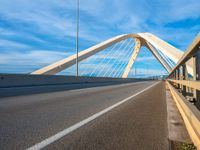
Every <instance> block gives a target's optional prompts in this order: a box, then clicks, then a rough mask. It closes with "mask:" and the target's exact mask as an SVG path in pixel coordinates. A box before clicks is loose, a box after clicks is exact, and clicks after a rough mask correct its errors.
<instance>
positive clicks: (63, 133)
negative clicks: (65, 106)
mask: <svg viewBox="0 0 200 150" xmlns="http://www.w3.org/2000/svg"><path fill="white" fill-rule="evenodd" d="M158 83H159V82H156V83H154V84H153V85H150V86H148V87H147V88H145V89H143V90H142V91H140V92H138V93H136V94H133V95H131V96H130V97H127V98H125V99H123V100H121V101H120V102H118V103H116V104H114V105H112V106H110V107H108V108H106V109H104V110H102V111H100V112H98V113H96V114H94V115H92V116H90V117H88V118H86V119H84V120H82V121H80V122H78V123H76V124H74V125H72V126H70V127H69V128H66V129H64V130H63V131H60V132H58V133H57V134H55V135H53V136H51V137H49V138H47V139H45V140H43V141H41V142H40V143H37V144H35V145H33V146H31V147H29V148H27V150H39V149H42V148H44V147H46V146H48V145H49V144H51V143H53V142H55V141H57V140H59V139H60V138H62V137H64V136H66V135H67V134H69V133H70V132H72V131H74V130H76V129H78V128H80V127H81V126H83V125H85V124H87V123H89V122H90V121H92V120H94V119H96V118H98V117H100V116H101V115H103V114H105V113H107V112H109V111H110V110H112V109H113V108H115V107H117V106H119V105H121V104H123V103H125V102H127V101H129V100H130V99H132V98H133V97H135V96H137V95H139V94H141V93H142V92H144V91H146V90H148V89H150V88H151V87H153V86H155V85H156V84H158Z"/></svg>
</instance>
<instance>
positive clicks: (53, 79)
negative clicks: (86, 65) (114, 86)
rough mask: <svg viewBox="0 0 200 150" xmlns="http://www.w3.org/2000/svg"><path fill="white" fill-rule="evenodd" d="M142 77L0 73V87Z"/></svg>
mask: <svg viewBox="0 0 200 150" xmlns="http://www.w3.org/2000/svg"><path fill="white" fill-rule="evenodd" d="M141 80H144V79H131V78H127V79H124V78H103V77H78V78H77V77H75V76H61V75H29V74H0V88H8V87H27V86H44V85H64V84H81V83H104V82H118V83H126V82H136V81H141Z"/></svg>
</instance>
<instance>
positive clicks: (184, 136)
mask: <svg viewBox="0 0 200 150" xmlns="http://www.w3.org/2000/svg"><path fill="white" fill-rule="evenodd" d="M143 46H144V47H146V48H147V49H148V50H149V51H150V52H151V53H152V54H153V56H154V57H155V58H156V59H157V60H158V61H159V62H160V63H161V65H162V66H163V67H164V68H165V69H166V71H167V72H168V74H167V76H168V77H167V78H166V79H165V80H162V81H161V80H156V79H154V80H150V79H135V78H129V74H130V72H131V69H132V68H133V66H134V63H135V61H136V60H137V56H138V54H139V53H140V50H141V47H143ZM144 61H145V60H144ZM77 62H78V73H79V76H58V75H56V74H58V73H60V72H62V71H63V70H68V69H69V70H70V69H71V68H72V67H74V66H75V65H76V63H77ZM91 66H92V67H91ZM0 80H1V82H0V90H1V91H0V96H1V100H0V113H1V117H0V122H1V123H0V129H1V130H0V135H1V136H0V145H1V146H0V149H43V148H44V149H168V148H172V147H173V145H180V144H181V143H182V142H183V143H184V142H189V143H193V144H194V145H195V146H196V147H197V148H198V149H200V111H199V110H200V82H199V81H198V80H200V34H199V35H198V36H197V37H196V38H195V40H194V41H193V43H192V44H191V45H190V46H189V47H188V49H187V50H186V51H185V52H182V51H181V50H179V49H177V48H175V47H174V46H172V45H171V44H169V43H167V42H165V41H163V40H162V39H160V38H158V37H156V36H155V35H153V34H151V33H137V34H124V35H119V36H116V37H113V38H111V39H108V40H106V41H104V42H102V43H99V44H97V45H95V46H92V47H90V48H88V49H86V50H83V51H80V52H79V53H78V57H77V54H75V55H72V56H70V57H67V58H65V59H63V60H60V61H58V62H55V63H53V64H50V65H48V66H46V67H43V68H41V69H38V70H35V71H33V72H32V73H31V74H21V75H19V74H18V75H17V74H2V75H1V78H0Z"/></svg>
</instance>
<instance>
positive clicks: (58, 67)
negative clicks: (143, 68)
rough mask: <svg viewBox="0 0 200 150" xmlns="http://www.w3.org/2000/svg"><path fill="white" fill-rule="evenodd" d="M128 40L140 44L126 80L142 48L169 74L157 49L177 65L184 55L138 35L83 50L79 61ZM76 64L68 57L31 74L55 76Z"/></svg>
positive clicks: (73, 57) (134, 54)
mask: <svg viewBox="0 0 200 150" xmlns="http://www.w3.org/2000/svg"><path fill="white" fill-rule="evenodd" d="M128 38H134V39H136V41H138V42H136V45H135V49H134V51H133V54H132V56H131V59H130V60H129V63H128V65H127V67H126V68H125V71H124V74H123V77H124V78H126V77H127V76H128V73H129V72H130V69H131V67H132V65H133V63H134V61H135V59H136V57H137V54H138V53H139V50H140V47H141V46H146V47H147V48H148V49H149V50H150V51H151V52H152V53H153V55H154V56H155V57H156V58H157V59H158V61H159V62H160V63H161V64H162V65H163V67H164V68H165V69H166V70H167V71H168V72H170V71H171V69H172V68H170V66H169V65H168V64H167V62H166V61H165V60H164V58H162V56H161V55H160V54H159V53H158V52H157V51H156V49H155V48H157V49H159V50H160V51H161V52H162V53H163V54H164V55H166V56H167V57H169V58H170V59H171V60H173V61H174V62H175V63H177V62H178V60H179V59H180V58H181V56H182V55H183V52H182V51H180V50H179V49H177V48H175V47H173V46H172V45H170V44H169V43H167V42H165V41H163V40H161V39H160V38H158V37H156V36H155V35H153V34H150V33H137V34H124V35H119V36H116V37H113V38H111V39H108V40H106V41H104V42H102V43H99V44H97V45H95V46H92V47H90V48H88V49H86V50H83V51H81V52H79V54H78V55H79V61H82V60H84V59H86V58H88V57H90V56H92V55H94V54H96V53H98V52H100V51H102V50H104V49H106V48H107V47H109V46H111V45H113V44H115V43H117V42H120V41H122V40H125V39H128ZM136 51H137V52H136ZM75 63H76V54H74V55H72V56H70V57H67V58H65V59H62V60H60V61H57V62H55V63H53V64H50V65H48V66H46V67H44V68H41V69H39V70H36V71H34V72H32V73H31V74H48V75H53V74H56V73H58V72H61V71H62V70H64V69H66V68H69V67H70V66H72V65H74V64H75ZM187 68H188V72H189V73H190V74H192V67H191V65H190V64H188V65H187Z"/></svg>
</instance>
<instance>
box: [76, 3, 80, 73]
mask: <svg viewBox="0 0 200 150" xmlns="http://www.w3.org/2000/svg"><path fill="white" fill-rule="evenodd" d="M78 51H79V0H77V14H76V77H78Z"/></svg>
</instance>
